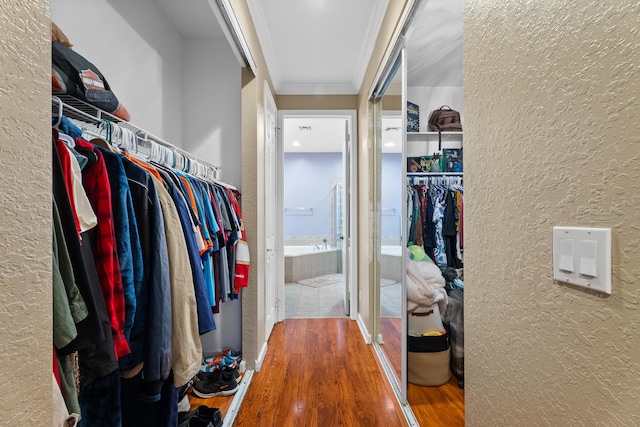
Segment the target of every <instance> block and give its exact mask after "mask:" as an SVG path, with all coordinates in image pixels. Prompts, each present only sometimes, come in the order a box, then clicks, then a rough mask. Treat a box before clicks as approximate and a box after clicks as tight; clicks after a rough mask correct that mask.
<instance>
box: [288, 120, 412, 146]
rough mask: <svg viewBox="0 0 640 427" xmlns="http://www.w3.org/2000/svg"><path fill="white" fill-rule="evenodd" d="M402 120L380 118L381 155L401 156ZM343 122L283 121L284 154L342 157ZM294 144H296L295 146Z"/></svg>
mask: <svg viewBox="0 0 640 427" xmlns="http://www.w3.org/2000/svg"><path fill="white" fill-rule="evenodd" d="M401 130H402V117H401V116H400V115H393V116H383V117H382V152H383V153H401V152H402V132H401ZM344 139H345V129H344V119H340V118H333V117H300V118H299V117H287V118H285V119H284V120H283V133H282V144H283V147H284V151H285V153H341V152H342V147H343V145H344ZM294 143H297V144H294Z"/></svg>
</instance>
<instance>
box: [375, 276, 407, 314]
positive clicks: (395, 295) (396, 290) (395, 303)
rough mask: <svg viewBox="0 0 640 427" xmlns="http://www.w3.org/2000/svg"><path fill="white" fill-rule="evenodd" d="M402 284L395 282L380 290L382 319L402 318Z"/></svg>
mask: <svg viewBox="0 0 640 427" xmlns="http://www.w3.org/2000/svg"><path fill="white" fill-rule="evenodd" d="M401 311H402V283H400V282H395V283H393V284H391V285H389V286H383V287H381V288H380V317H401V316H400V313H401Z"/></svg>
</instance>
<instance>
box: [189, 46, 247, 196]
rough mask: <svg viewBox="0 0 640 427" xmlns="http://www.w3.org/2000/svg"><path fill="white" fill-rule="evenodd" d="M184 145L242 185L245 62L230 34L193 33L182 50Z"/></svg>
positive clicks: (230, 181) (233, 182)
mask: <svg viewBox="0 0 640 427" xmlns="http://www.w3.org/2000/svg"><path fill="white" fill-rule="evenodd" d="M183 63H184V67H183V81H182V84H183V88H184V100H185V102H184V109H183V123H184V132H183V136H184V146H183V148H184V149H185V150H187V151H189V152H190V153H193V154H194V155H196V156H198V157H200V158H201V159H203V160H206V161H208V162H209V163H211V164H213V165H218V166H221V167H222V173H221V179H222V181H224V182H226V183H229V184H233V185H234V186H236V187H237V188H238V189H240V184H241V178H242V173H241V168H240V163H241V157H242V146H241V121H240V118H241V112H240V90H241V81H240V77H241V73H240V64H239V63H238V61H237V60H236V58H235V56H234V54H233V52H232V50H231V48H230V47H229V43H228V42H227V40H226V39H209V38H188V39H186V40H185V42H184V50H183Z"/></svg>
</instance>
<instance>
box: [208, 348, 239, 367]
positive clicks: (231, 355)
mask: <svg viewBox="0 0 640 427" xmlns="http://www.w3.org/2000/svg"><path fill="white" fill-rule="evenodd" d="M241 361H242V355H241V354H240V353H237V352H235V351H233V350H230V349H226V350H223V351H222V353H220V354H219V355H217V356H216V357H211V358H208V359H204V361H203V362H202V366H201V367H200V370H201V371H205V372H213V371H217V370H218V369H222V368H235V367H237V366H238V364H239V363H240V362H241Z"/></svg>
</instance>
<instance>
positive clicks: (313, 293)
mask: <svg viewBox="0 0 640 427" xmlns="http://www.w3.org/2000/svg"><path fill="white" fill-rule="evenodd" d="M343 286H344V282H337V283H333V284H330V285H326V286H321V287H318V288H314V287H311V286H304V285H301V284H299V283H285V304H284V310H285V318H287V319H295V318H314V317H345V314H344V308H343V302H342V298H343V296H342V295H343ZM401 296H402V288H401V284H400V283H399V282H396V283H394V284H392V285H389V286H383V287H382V288H380V298H381V305H382V307H381V315H382V317H400V310H401V307H402V303H401V300H400V298H401Z"/></svg>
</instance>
